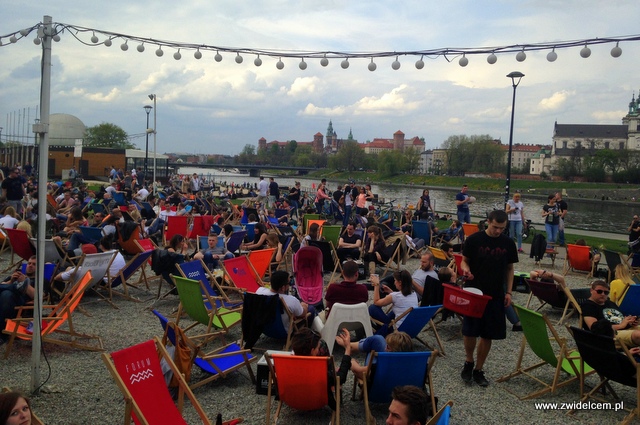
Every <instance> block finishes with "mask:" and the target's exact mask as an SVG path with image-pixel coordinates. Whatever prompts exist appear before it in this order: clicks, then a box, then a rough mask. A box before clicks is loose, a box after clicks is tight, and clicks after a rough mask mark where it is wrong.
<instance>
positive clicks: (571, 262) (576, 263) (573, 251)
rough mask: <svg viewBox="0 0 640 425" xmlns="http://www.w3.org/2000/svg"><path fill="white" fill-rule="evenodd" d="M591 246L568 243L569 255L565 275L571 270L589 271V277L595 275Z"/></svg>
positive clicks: (565, 263)
mask: <svg viewBox="0 0 640 425" xmlns="http://www.w3.org/2000/svg"><path fill="white" fill-rule="evenodd" d="M590 251H591V247H588V246H584V245H574V244H570V243H568V244H567V257H566V258H565V260H564V270H563V272H562V275H563V276H566V275H567V273H568V272H569V270H572V271H574V272H578V271H580V272H587V277H592V276H593V263H592V262H591V257H590V255H589V253H590Z"/></svg>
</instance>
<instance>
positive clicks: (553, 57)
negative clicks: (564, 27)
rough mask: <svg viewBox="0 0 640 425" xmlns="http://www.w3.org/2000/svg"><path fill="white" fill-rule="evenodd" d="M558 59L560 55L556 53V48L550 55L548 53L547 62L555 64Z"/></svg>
mask: <svg viewBox="0 0 640 425" xmlns="http://www.w3.org/2000/svg"><path fill="white" fill-rule="evenodd" d="M556 59H558V54H557V53H556V48H555V47H554V48H553V50H551V51H550V52H549V53H547V60H548V61H549V62H555V60H556Z"/></svg>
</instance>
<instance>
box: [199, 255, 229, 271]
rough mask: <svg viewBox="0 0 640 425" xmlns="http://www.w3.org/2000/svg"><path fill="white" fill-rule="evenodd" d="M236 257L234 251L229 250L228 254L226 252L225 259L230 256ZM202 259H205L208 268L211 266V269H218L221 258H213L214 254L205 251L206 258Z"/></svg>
mask: <svg viewBox="0 0 640 425" xmlns="http://www.w3.org/2000/svg"><path fill="white" fill-rule="evenodd" d="M234 257H235V256H234V255H233V253H231V252H227V253H226V254H224V258H223V260H228V259H229V258H234ZM202 261H204V263H205V264H206V265H207V268H209V270H213V269H217V268H218V265H219V264H220V260H219V259H215V258H213V254H212V253H210V252H205V253H204V258H202Z"/></svg>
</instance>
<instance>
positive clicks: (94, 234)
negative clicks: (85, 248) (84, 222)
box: [80, 226, 104, 244]
mask: <svg viewBox="0 0 640 425" xmlns="http://www.w3.org/2000/svg"><path fill="white" fill-rule="evenodd" d="M80 232H81V234H82V237H83V238H85V239H86V240H87V241H88V242H89V243H92V244H95V243H97V242H100V239H102V236H104V235H103V233H102V228H100V227H90V226H80Z"/></svg>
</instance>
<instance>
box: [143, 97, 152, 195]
mask: <svg viewBox="0 0 640 425" xmlns="http://www.w3.org/2000/svg"><path fill="white" fill-rule="evenodd" d="M151 109H153V107H152V106H150V105H146V106H144V111H145V112H146V113H147V126H146V127H145V131H144V132H145V133H146V135H147V142H146V144H145V147H144V178H145V179H147V178H149V177H148V176H149V174H148V171H147V170H148V169H149V132H148V131H147V130H149V112H151ZM142 183H143V184H144V182H142Z"/></svg>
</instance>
